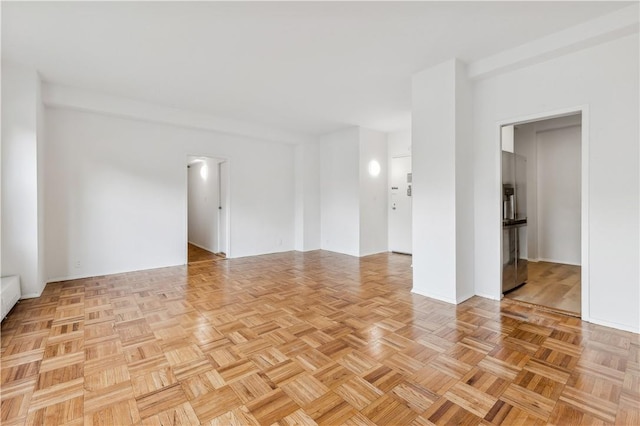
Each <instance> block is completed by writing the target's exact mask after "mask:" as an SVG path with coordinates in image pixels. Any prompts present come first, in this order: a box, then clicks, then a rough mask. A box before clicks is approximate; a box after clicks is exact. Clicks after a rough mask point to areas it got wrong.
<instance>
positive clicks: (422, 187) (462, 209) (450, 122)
mask: <svg viewBox="0 0 640 426" xmlns="http://www.w3.org/2000/svg"><path fill="white" fill-rule="evenodd" d="M469 86H470V84H469V82H468V80H467V78H466V69H465V67H464V65H463V64H462V63H461V62H460V61H458V60H456V59H452V60H449V61H447V62H444V63H442V64H439V65H436V66H434V67H432V68H429V69H427V70H424V71H421V72H420V73H418V74H416V75H414V77H413V111H412V123H413V125H412V139H413V142H412V151H413V152H412V169H413V238H414V240H413V241H414V242H413V291H414V292H416V293H419V294H423V295H425V296H428V297H432V298H435V299H439V300H443V301H446V302H449V303H459V302H461V301H463V300H465V299H467V298H468V297H471V296H472V295H473V292H474V288H473V150H472V142H471V114H472V112H471V91H470V87H469Z"/></svg>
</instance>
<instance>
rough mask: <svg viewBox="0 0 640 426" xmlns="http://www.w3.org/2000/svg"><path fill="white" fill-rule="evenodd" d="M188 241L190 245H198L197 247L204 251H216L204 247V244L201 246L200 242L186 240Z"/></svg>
mask: <svg viewBox="0 0 640 426" xmlns="http://www.w3.org/2000/svg"><path fill="white" fill-rule="evenodd" d="M188 243H189V244H191V245H194V246H196V247H198V248H201V249H202V250H206V251H208V252H211V253H216V251H215V250H213V249H210V248H208V247H205V246H201V245H200V244H196V243H194V242H191V241H188Z"/></svg>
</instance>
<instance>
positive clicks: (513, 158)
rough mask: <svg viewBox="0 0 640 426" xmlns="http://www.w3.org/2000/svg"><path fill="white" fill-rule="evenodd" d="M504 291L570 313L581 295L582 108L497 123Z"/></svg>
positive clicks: (577, 308)
mask: <svg viewBox="0 0 640 426" xmlns="http://www.w3.org/2000/svg"><path fill="white" fill-rule="evenodd" d="M502 218H503V222H502V224H503V227H502V266H503V269H502V290H503V293H504V297H506V298H509V299H513V300H518V301H521V302H526V303H531V304H535V305H539V306H543V307H547V308H551V309H553V310H556V311H560V312H564V313H567V314H571V315H576V316H580V315H581V298H582V278H581V265H582V115H581V113H575V114H571V115H565V116H561V117H554V118H547V119H540V120H536V121H530V122H524V123H519V124H515V125H509V126H504V127H503V128H502Z"/></svg>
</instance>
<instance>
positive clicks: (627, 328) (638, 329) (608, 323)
mask: <svg viewBox="0 0 640 426" xmlns="http://www.w3.org/2000/svg"><path fill="white" fill-rule="evenodd" d="M582 320H583V321H586V322H590V323H593V324H598V325H602V326H604V327H611V328H615V329H617V330H622V331H629V332H631V333H636V334H638V333H640V324H639V325H638V326H636V327H633V326H629V325H627V324H620V323H617V322H612V321H606V320H601V319H598V318H593V317H590V318H584V317H583V318H582Z"/></svg>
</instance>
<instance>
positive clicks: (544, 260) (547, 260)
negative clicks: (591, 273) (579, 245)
mask: <svg viewBox="0 0 640 426" xmlns="http://www.w3.org/2000/svg"><path fill="white" fill-rule="evenodd" d="M536 262H549V263H561V264H563V265H573V266H582V265H581V264H580V263H575V262H567V261H566V260H558V259H546V258H539V259H538V260H536Z"/></svg>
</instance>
